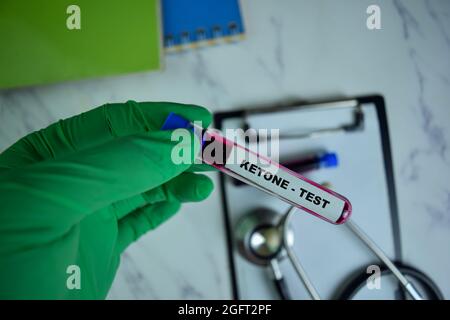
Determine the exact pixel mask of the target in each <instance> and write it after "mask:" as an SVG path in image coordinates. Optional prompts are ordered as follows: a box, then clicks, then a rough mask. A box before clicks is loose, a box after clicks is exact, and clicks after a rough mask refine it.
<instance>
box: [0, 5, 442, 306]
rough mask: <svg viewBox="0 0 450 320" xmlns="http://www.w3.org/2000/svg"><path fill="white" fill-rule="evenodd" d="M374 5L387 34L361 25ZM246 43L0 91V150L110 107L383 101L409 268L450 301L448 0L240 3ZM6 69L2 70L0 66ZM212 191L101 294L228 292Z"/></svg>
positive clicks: (126, 263)
mask: <svg viewBox="0 0 450 320" xmlns="http://www.w3.org/2000/svg"><path fill="white" fill-rule="evenodd" d="M370 4H378V5H379V6H380V7H381V18H382V29H381V30H373V31H370V30H368V29H367V27H366V17H367V15H366V8H367V7H368V6H369V5H370ZM242 10H243V15H244V19H245V23H246V29H247V37H246V40H245V41H243V42H241V43H238V44H233V45H221V46H217V47H212V48H207V49H204V50H200V51H189V52H186V53H182V54H176V55H170V56H167V57H166V66H165V69H164V70H162V71H158V72H146V73H141V74H136V75H126V76H119V77H112V78H103V79H93V80H83V81H76V82H70V83H61V84H55V85H48V86H39V87H31V88H25V89H15V90H7V91H0V150H3V149H5V148H6V147H8V146H9V145H10V144H12V143H13V142H14V141H16V140H17V139H18V138H19V137H21V136H23V135H25V134H27V133H29V132H31V131H33V130H36V129H39V128H42V127H44V126H46V125H48V124H50V123H52V122H54V121H56V120H58V119H61V118H65V117H68V116H72V115H74V114H77V113H80V112H82V111H86V110H88V109H90V108H93V107H95V106H98V105H101V104H103V103H105V102H116V101H125V100H128V99H134V100H150V101H157V100H168V101H176V102H185V103H194V104H199V105H203V106H206V107H208V108H210V109H211V110H213V111H216V110H228V109H232V108H238V107H240V106H242V105H246V104H255V103H259V102H267V101H274V100H280V99H286V98H315V97H320V98H323V97H324V96H334V95H346V96H351V95H357V94H369V93H380V94H382V95H384V96H385V98H386V103H387V108H388V120H389V125H390V133H391V140H392V141H391V142H392V148H393V158H394V169H395V178H396V183H397V186H396V187H397V194H398V201H399V209H400V219H401V228H402V241H403V249H404V258H405V261H406V262H408V263H411V264H414V265H416V266H418V267H419V268H421V269H423V270H425V271H426V272H427V273H428V274H430V275H431V276H432V278H433V279H434V280H435V281H436V282H438V283H439V284H440V286H441V289H442V290H443V292H444V293H445V295H446V297H447V298H450V273H449V272H448V271H449V269H450V184H449V181H450V149H449V143H450V125H449V123H450V1H448V0H428V1H422V0H396V1H387V0H384V1H382V0H376V1H366V0H348V1H334V0H320V1H317V0H315V1H312V0H257V1H256V0H243V1H242ZM0 72H1V71H0ZM224 237H225V235H224V228H223V217H222V212H221V206H220V199H219V194H218V192H215V193H214V194H213V196H212V197H211V198H210V199H208V200H207V201H206V202H204V203H201V204H195V205H188V206H186V207H185V208H183V209H182V211H181V212H180V213H179V214H178V215H177V216H176V217H175V218H173V219H172V220H171V221H170V222H169V223H167V224H165V225H164V226H162V227H161V228H160V229H158V230H156V231H155V232H151V233H149V234H147V235H146V236H145V237H143V238H142V239H141V240H140V241H139V242H137V243H136V244H134V245H133V246H132V247H130V248H129V249H128V251H126V253H125V254H124V257H123V261H122V266H121V268H120V270H119V273H118V275H117V278H116V281H115V283H114V285H113V288H112V290H111V293H110V298H138V299H142V298H182V299H183V298H192V299H197V298H200V299H202V298H219V299H221V298H229V297H230V292H231V291H230V288H231V285H230V280H229V272H228V264H227V258H226V245H225V240H224Z"/></svg>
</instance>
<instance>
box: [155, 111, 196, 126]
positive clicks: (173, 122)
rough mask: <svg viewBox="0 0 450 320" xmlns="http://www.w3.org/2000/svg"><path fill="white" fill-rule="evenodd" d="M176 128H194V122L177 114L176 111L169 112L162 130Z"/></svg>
mask: <svg viewBox="0 0 450 320" xmlns="http://www.w3.org/2000/svg"><path fill="white" fill-rule="evenodd" d="M175 129H192V124H191V122H190V121H189V120H186V119H185V118H183V117H181V116H179V115H177V114H176V113H173V112H171V113H169V115H168V116H167V118H166V120H165V121H164V124H163V125H162V127H161V130H175Z"/></svg>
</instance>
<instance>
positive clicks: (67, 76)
mask: <svg viewBox="0 0 450 320" xmlns="http://www.w3.org/2000/svg"><path fill="white" fill-rule="evenodd" d="M71 4H76V5H78V6H79V8H80V12H81V14H80V17H81V29H80V30H69V29H68V28H67V26H66V20H67V18H68V17H69V16H70V14H68V13H67V12H66V11H67V8H68V6H69V5H71ZM159 5H160V4H159V0H130V1H120V0H96V1H92V0H77V1H75V2H74V1H70V0H58V1H55V0H33V1H26V0H2V1H0V39H2V48H1V50H0V70H1V72H0V88H10V87H17V86H26V85H35V84H42V83H50V82H57V81H62V80H71V79H80V78H87V77H94V76H106V75H114V74H121V73H129V72H136V71H143V70H153V69H158V68H160V65H161V37H160V34H161V33H160V29H161V28H160V7H159Z"/></svg>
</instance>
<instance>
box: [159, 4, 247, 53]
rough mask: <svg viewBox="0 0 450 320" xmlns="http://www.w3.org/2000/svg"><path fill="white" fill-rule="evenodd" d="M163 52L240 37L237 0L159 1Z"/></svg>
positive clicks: (241, 26)
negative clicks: (164, 49) (161, 18)
mask: <svg viewBox="0 0 450 320" xmlns="http://www.w3.org/2000/svg"><path fill="white" fill-rule="evenodd" d="M162 13H163V28H164V45H165V48H166V51H169V52H170V51H179V50H183V49H185V48H195V47H199V46H204V45H211V44H215V43H218V42H222V41H225V42H230V41H235V40H238V39H241V38H243V35H244V25H243V23H242V16H241V11H240V8H239V1H238V0H195V1H192V0H162Z"/></svg>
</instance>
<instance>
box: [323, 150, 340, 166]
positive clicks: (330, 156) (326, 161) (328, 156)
mask: <svg viewBox="0 0 450 320" xmlns="http://www.w3.org/2000/svg"><path fill="white" fill-rule="evenodd" d="M338 165H339V161H338V157H337V154H336V153H334V152H327V153H325V154H323V155H322V156H321V157H320V166H321V167H322V168H333V167H337V166H338Z"/></svg>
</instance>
